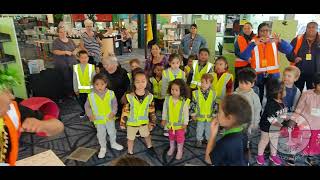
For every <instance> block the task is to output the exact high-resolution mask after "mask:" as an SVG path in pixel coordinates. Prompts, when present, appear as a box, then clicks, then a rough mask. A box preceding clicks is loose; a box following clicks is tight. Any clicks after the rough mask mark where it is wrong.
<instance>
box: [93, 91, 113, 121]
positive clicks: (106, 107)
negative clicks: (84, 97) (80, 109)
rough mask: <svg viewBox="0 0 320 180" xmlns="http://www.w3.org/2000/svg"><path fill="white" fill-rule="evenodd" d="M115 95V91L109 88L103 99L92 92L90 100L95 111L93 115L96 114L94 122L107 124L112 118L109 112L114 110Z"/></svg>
mask: <svg viewBox="0 0 320 180" xmlns="http://www.w3.org/2000/svg"><path fill="white" fill-rule="evenodd" d="M114 97H115V95H114V92H113V91H111V90H107V92H106V94H105V95H104V98H103V99H101V98H100V96H99V95H97V94H96V93H94V92H92V93H90V94H89V96H88V100H89V103H90V106H91V109H92V112H93V115H94V116H95V118H96V119H95V120H94V121H93V123H94V124H95V125H96V124H106V123H107V121H110V120H112V119H109V117H108V116H109V114H110V113H111V112H112V111H111V107H112V104H111V103H112V99H113V98H114Z"/></svg>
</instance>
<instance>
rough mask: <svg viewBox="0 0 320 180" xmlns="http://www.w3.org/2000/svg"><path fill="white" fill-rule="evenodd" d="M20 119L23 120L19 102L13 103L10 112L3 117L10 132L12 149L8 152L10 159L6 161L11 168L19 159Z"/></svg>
mask: <svg viewBox="0 0 320 180" xmlns="http://www.w3.org/2000/svg"><path fill="white" fill-rule="evenodd" d="M20 118H21V115H20V111H19V108H18V104H17V102H12V103H11V104H10V110H9V111H8V112H7V113H6V115H5V116H4V117H3V119H4V123H5V125H6V126H7V128H8V131H9V132H8V134H9V140H10V144H11V149H10V151H9V152H8V157H7V159H6V161H7V163H8V164H10V165H11V166H14V165H15V164H16V161H17V159H18V151H19V137H20V132H19V129H20V128H21V122H20Z"/></svg>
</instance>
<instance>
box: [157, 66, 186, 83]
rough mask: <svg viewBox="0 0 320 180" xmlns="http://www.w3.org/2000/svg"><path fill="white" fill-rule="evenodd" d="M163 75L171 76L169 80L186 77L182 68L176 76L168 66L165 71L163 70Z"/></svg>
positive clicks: (164, 76) (165, 76)
mask: <svg viewBox="0 0 320 180" xmlns="http://www.w3.org/2000/svg"><path fill="white" fill-rule="evenodd" d="M162 77H163V78H167V77H169V81H173V80H175V79H184V78H185V77H184V72H183V71H182V70H181V69H179V73H178V74H177V75H176V77H175V76H174V74H173V73H172V71H171V70H170V68H168V69H166V70H165V71H163V73H162Z"/></svg>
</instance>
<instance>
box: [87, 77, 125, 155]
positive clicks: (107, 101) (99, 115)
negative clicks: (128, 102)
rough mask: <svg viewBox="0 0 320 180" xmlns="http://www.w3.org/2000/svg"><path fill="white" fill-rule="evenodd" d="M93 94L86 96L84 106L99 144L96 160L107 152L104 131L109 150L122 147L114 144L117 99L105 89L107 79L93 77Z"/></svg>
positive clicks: (111, 92)
mask: <svg viewBox="0 0 320 180" xmlns="http://www.w3.org/2000/svg"><path fill="white" fill-rule="evenodd" d="M92 84H93V86H94V90H93V92H91V93H90V94H89V96H88V100H87V102H86V104H85V110H86V114H87V116H88V117H89V119H90V121H92V122H93V123H94V125H95V127H96V128H97V137H98V141H99V144H100V152H99V154H98V158H104V157H105V154H106V152H107V140H106V131H107V132H108V134H109V139H110V144H111V148H113V149H116V150H118V151H120V150H122V149H123V146H121V145H120V144H118V143H117V142H116V138H117V131H116V128H115V115H116V114H117V110H118V103H117V99H116V97H115V95H114V92H113V91H111V90H109V89H107V77H106V76H104V75H103V74H97V75H95V76H94V77H93V80H92Z"/></svg>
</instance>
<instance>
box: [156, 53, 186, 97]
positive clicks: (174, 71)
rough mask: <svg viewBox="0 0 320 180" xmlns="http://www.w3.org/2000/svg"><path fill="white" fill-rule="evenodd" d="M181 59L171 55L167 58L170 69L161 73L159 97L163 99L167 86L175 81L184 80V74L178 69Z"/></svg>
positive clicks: (174, 54) (177, 55) (176, 55)
mask: <svg viewBox="0 0 320 180" xmlns="http://www.w3.org/2000/svg"><path fill="white" fill-rule="evenodd" d="M180 64H181V57H180V55H179V54H176V53H173V54H171V55H170V57H169V65H170V67H169V68H168V69H166V70H164V71H163V73H162V89H161V95H162V96H163V97H164V96H166V95H167V89H168V85H169V83H170V82H171V81H173V80H175V79H183V80H185V76H186V75H185V73H184V71H182V70H181V69H180Z"/></svg>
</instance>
